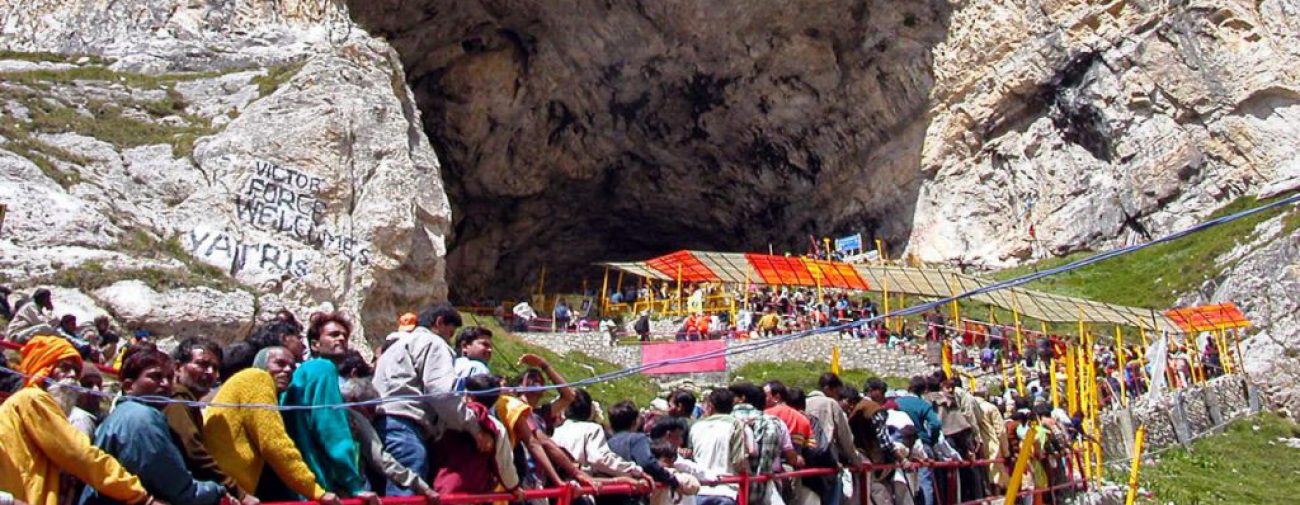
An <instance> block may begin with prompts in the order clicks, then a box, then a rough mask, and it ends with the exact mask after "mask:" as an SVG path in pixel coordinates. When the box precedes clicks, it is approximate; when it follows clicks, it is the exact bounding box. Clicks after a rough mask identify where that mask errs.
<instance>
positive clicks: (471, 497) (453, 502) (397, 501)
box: [264, 458, 1087, 505]
mask: <svg viewBox="0 0 1300 505" xmlns="http://www.w3.org/2000/svg"><path fill="white" fill-rule="evenodd" d="M1068 461H1069V459H1068V458H1067V462H1068ZM991 464H1006V460H1005V459H1002V458H999V459H988V460H976V461H935V462H930V463H926V464H920V463H901V464H892V465H874V464H868V465H862V466H858V467H854V468H850V471H851V472H853V473H854V474H859V475H860V476H861V478H858V479H854V482H855V487H856V488H857V489H855V490H854V493H853V496H854V498H855V499H857V500H861V501H860V503H864V504H865V503H868V502H867V501H866V499H867V497H868V495H869V494H870V490H869V489H868V488H867V486H869V485H870V483H869V479H868V478H866V474H867V473H868V472H872V471H878V470H896V469H903V470H915V469H919V468H932V469H943V468H954V469H955V468H963V467H983V466H987V465H991ZM1072 469H1073V465H1068V466H1067V471H1068V472H1069V475H1070V478H1071V480H1070V481H1069V482H1065V483H1062V484H1058V485H1056V486H1052V487H1048V488H1043V489H1033V490H1028V491H1022V492H1020V493H1019V494H1018V495H1017V496H1031V495H1037V494H1044V493H1051V492H1056V491H1060V490H1064V489H1083V490H1086V489H1087V483H1086V482H1085V481H1084V480H1083V479H1078V478H1075V476H1074V474H1073V470H1072ZM840 470H841V468H811V469H804V470H794V471H789V472H781V473H762V474H756V475H750V474H741V475H735V476H729V477H723V478H721V479H718V480H717V481H712V482H704V483H702V484H705V485H715V484H738V489H737V495H736V503H737V505H749V484H750V483H752V482H767V481H772V480H785V479H797V478H801V477H815V476H829V475H835V474H838V473H839V472H840ZM952 478H956V474H955V473H954V474H953V476H952ZM651 491H653V490H652V489H649V488H647V487H646V486H636V485H631V484H606V485H603V486H600V488H599V489H596V488H592V487H590V486H562V487H549V488H543V489H529V490H526V491H524V492H523V498H524V499H525V500H527V499H533V498H543V499H551V498H554V499H556V504H557V505H571V504H572V501H573V499H574V498H575V497H578V496H594V495H608V494H649V493H650V492H651ZM1002 498H1004V496H1000V495H991V496H987V497H985V498H981V499H978V500H974V501H970V502H965V503H962V504H960V505H978V504H983V503H988V502H992V501H997V500H999V499H1002ZM516 499H517V498H516V497H515V496H514V495H511V494H509V493H486V494H444V495H442V496H441V497H440V500H439V501H440V502H441V503H442V504H444V505H470V504H477V503H491V502H509V501H515V500H516ZM342 502H343V504H344V505H361V503H362V502H361V500H359V499H356V498H347V499H344V500H342ZM381 502H382V503H383V504H384V505H419V504H423V503H425V498H424V497H423V496H402V497H388V498H383V499H381ZM312 503H315V502H310V501H301V502H275V503H266V504H264V505H311V504H312Z"/></svg>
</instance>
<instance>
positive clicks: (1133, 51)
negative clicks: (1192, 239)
mask: <svg viewBox="0 0 1300 505" xmlns="http://www.w3.org/2000/svg"><path fill="white" fill-rule="evenodd" d="M1296 61H1300V2H1296V1H1295V0H1261V1H1254V0H1249V1H1246V0H1227V1H1223V0H1218V1H1206V0H1188V1H1172V0H1157V1H1151V0H1112V1H1105V2H1095V1H1083V0H1052V1H1048V0H1035V1H1029V2H1024V1H1005V0H988V1H980V2H965V3H964V4H962V6H961V7H959V8H957V9H955V10H954V12H953V15H952V19H951V23H950V27H949V32H948V37H947V38H946V39H945V40H944V42H943V43H942V44H940V45H939V46H938V47H936V48H935V63H934V75H935V86H934V92H933V93H932V95H931V99H932V101H933V103H932V105H931V117H930V118H929V125H928V127H927V133H926V136H925V146H924V150H923V154H922V159H921V164H920V170H921V171H922V172H924V173H925V179H926V182H925V183H924V184H923V186H922V189H921V191H920V197H919V201H918V202H917V208H916V214H915V216H914V221H913V223H912V229H911V236H910V242H909V246H908V251H909V252H910V253H913V254H915V255H916V256H917V257H918V258H919V259H921V260H924V261H932V262H954V263H960V264H976V265H983V266H1004V265H1008V264H1014V263H1017V262H1020V261H1022V260H1025V259H1029V258H1030V257H1044V256H1046V255H1050V254H1061V253H1065V252H1070V251H1075V250H1079V249H1102V248H1108V247H1112V246H1116V245H1122V244H1124V243H1126V242H1131V241H1134V240H1144V239H1149V238H1151V237H1152V236H1159V235H1163V234H1165V233H1168V232H1170V231H1173V230H1176V229H1180V228H1184V227H1186V226H1189V225H1191V224H1194V223H1196V222H1198V221H1200V220H1202V219H1204V217H1205V216H1206V215H1208V214H1209V213H1210V212H1211V211H1213V210H1215V209H1216V208H1218V207H1221V206H1223V205H1225V204H1226V203H1228V202H1231V201H1232V200H1233V199H1235V198H1237V197H1239V196H1242V195H1245V194H1248V193H1251V190H1252V188H1254V187H1257V186H1262V185H1268V184H1270V183H1273V182H1275V181H1277V180H1279V179H1284V178H1286V177H1288V175H1287V174H1288V173H1290V174H1291V175H1290V176H1289V177H1294V173H1295V170H1296V169H1295V166H1296V165H1297V164H1300V126H1297V125H1300V68H1298V67H1297V66H1296V64H1295V63H1296ZM1288 167H1289V168H1288ZM1031 229H1032V231H1031Z"/></svg>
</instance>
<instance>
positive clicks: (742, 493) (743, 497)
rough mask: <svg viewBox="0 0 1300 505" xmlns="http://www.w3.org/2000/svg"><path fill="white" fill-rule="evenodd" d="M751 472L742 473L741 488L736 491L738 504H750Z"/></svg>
mask: <svg viewBox="0 0 1300 505" xmlns="http://www.w3.org/2000/svg"><path fill="white" fill-rule="evenodd" d="M749 479H750V476H749V472H744V473H742V474H740V489H739V490H737V492H736V505H749Z"/></svg>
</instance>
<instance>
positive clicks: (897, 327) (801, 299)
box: [497, 283, 1224, 408]
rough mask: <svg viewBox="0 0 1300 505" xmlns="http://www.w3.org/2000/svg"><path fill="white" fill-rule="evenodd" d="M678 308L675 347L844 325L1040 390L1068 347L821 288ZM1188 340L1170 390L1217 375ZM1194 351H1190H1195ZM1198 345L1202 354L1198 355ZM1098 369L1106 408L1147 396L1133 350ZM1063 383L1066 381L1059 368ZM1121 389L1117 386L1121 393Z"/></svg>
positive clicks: (523, 322) (643, 330)
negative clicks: (885, 315) (1016, 375)
mask: <svg viewBox="0 0 1300 505" xmlns="http://www.w3.org/2000/svg"><path fill="white" fill-rule="evenodd" d="M682 294H683V296H684V297H685V300H683V304H682V306H683V307H684V312H685V313H686V315H685V316H684V317H681V318H679V322H678V323H677V324H676V330H675V332H674V335H671V336H669V338H672V339H675V340H677V341H695V340H708V339H745V338H768V337H774V336H779V335H785V334H790V333H794V332H800V331H805V330H812V329H817V328H825V327H829V326H840V325H847V326H844V327H842V328H841V329H839V330H838V332H839V334H840V335H841V337H844V338H857V339H870V340H874V341H876V342H877V343H879V344H881V345H885V346H888V347H896V348H899V349H900V350H902V351H904V352H911V353H915V354H922V355H925V356H926V357H927V359H928V360H930V364H931V365H934V366H938V365H939V364H940V362H941V358H940V356H941V354H942V352H943V351H942V347H943V346H946V347H947V348H948V350H949V353H950V356H951V357H952V364H953V366H956V367H961V368H965V369H967V373H968V374H970V373H976V372H975V369H979V370H980V372H982V373H1002V372H1003V370H1004V369H1008V368H1010V367H1014V366H1015V365H1016V364H1019V366H1021V367H1022V369H1023V372H1022V373H1026V374H1029V375H1030V377H1029V385H1030V387H1031V388H1033V389H1038V386H1039V384H1040V382H1041V384H1043V385H1044V387H1045V384H1046V383H1047V379H1046V378H1044V379H1042V380H1041V381H1040V380H1039V378H1038V375H1039V374H1040V373H1041V374H1043V375H1044V377H1045V376H1046V375H1047V374H1048V367H1049V366H1051V364H1053V363H1056V364H1057V366H1058V368H1062V367H1063V365H1061V363H1062V361H1061V360H1063V359H1064V358H1065V357H1066V354H1065V349H1066V347H1067V345H1069V344H1068V343H1067V342H1066V340H1067V338H1068V337H1062V336H1058V335H1054V334H1051V333H1044V332H1040V331H1034V330H1030V329H1024V328H1017V327H1015V326H1012V325H1008V324H998V323H997V322H985V321H971V320H964V321H962V322H961V323H960V326H956V325H954V324H953V323H951V320H950V319H949V318H948V316H946V315H945V314H944V313H943V311H942V310H938V309H931V310H928V311H925V312H924V313H922V314H920V315H919V316H917V317H915V318H904V317H895V318H891V320H892V323H896V324H888V325H887V324H885V321H884V320H883V319H877V316H879V315H880V314H881V309H880V307H879V306H878V305H877V303H876V302H875V301H874V300H873V299H872V298H870V297H867V296H862V295H854V294H853V293H851V292H850V291H847V290H839V289H827V290H825V291H823V292H822V294H821V295H820V296H819V295H818V290H815V289H810V288H806V287H772V286H750V287H749V290H748V293H746V292H745V291H743V290H741V289H739V288H734V289H726V288H723V287H722V286H719V285H716V284H710V283H700V284H690V285H687V286H686V287H685V288H684V289H683V291H682ZM674 296H676V291H673V290H671V289H669V285H668V284H667V283H663V284H660V285H659V286H658V289H654V288H649V287H642V288H641V289H639V290H637V289H632V288H629V289H625V290H621V291H614V292H612V293H611V294H610V300H611V302H612V303H635V302H636V301H637V300H644V299H646V298H654V299H658V300H668V302H669V303H668V306H669V307H676V305H675V304H674V302H673V300H675V298H674ZM720 297H721V298H724V299H730V300H728V301H727V303H717V302H715V303H714V306H713V307H712V309H713V310H709V309H710V307H709V306H708V303H707V300H710V299H714V300H716V299H718V298H720ZM733 301H734V306H735V307H737V310H736V312H735V320H734V321H732V320H731V318H732V313H731V312H730V311H729V310H719V309H718V307H723V308H725V307H730V306H731V305H732V304H731V303H730V302H733ZM504 313H505V311H504V310H498V311H497V315H498V317H504V316H503V314H504ZM511 316H512V317H513V320H512V321H507V320H504V319H503V320H502V323H503V324H513V326H514V327H516V328H518V329H521V330H522V329H528V328H535V326H532V325H530V324H528V319H530V318H536V317H537V315H536V313H535V312H533V311H532V308H531V307H528V304H527V303H526V302H521V303H520V304H519V305H516V306H515V308H514V309H513V310H512V312H511ZM864 320H870V322H868V323H865V324H861V325H848V323H854V322H858V321H864ZM553 321H555V322H557V323H558V324H557V325H556V326H555V328H554V329H556V330H559V329H565V328H567V329H573V330H579V331H581V330H584V329H588V328H601V329H605V328H611V327H614V326H616V325H615V324H614V323H612V322H608V323H607V322H604V321H602V322H599V323H597V322H595V321H590V320H587V319H586V318H584V317H583V315H582V314H577V315H575V314H574V311H573V310H572V309H571V308H570V307H569V306H568V305H567V304H566V303H564V301H563V300H560V301H559V302H558V303H557V304H556V308H555V309H554V310H553ZM627 327H628V328H627V329H628V333H629V334H636V335H637V336H638V338H639V340H641V341H643V342H646V341H650V340H652V339H654V338H655V337H656V336H655V335H652V334H651V328H652V325H651V324H650V313H649V311H643V312H641V313H640V314H637V315H636V317H635V318H633V319H632V322H631V323H630V324H628V325H627ZM616 339H617V335H614V334H613V333H611V334H610V335H609V342H610V344H611V345H613V344H614V343H615V342H616ZM1193 342H1196V343H1192V342H1178V341H1176V340H1174V339H1171V340H1170V345H1169V347H1168V350H1167V356H1166V363H1167V366H1166V373H1167V376H1166V381H1167V382H1166V383H1167V384H1168V385H1169V386H1170V387H1174V388H1180V387H1183V386H1186V385H1189V384H1191V383H1193V382H1195V379H1196V377H1197V375H1196V374H1197V373H1198V372H1197V371H1196V370H1194V369H1195V368H1197V367H1203V371H1202V372H1200V373H1203V377H1204V378H1205V379H1209V378H1214V377H1218V376H1220V375H1223V373H1224V367H1223V364H1222V360H1223V356H1222V354H1221V351H1220V349H1219V348H1218V345H1217V344H1216V343H1215V340H1214V339H1213V338H1199V339H1197V340H1195V341H1193ZM1194 346H1195V347H1194ZM1197 347H1199V349H1198V348H1197ZM1093 355H1094V356H1095V363H1094V365H1095V366H1096V368H1097V370H1098V372H1099V373H1098V377H1099V381H1098V388H1099V389H1100V400H1101V404H1102V407H1103V408H1105V407H1108V406H1111V405H1114V404H1117V403H1118V402H1119V398H1120V397H1121V395H1123V394H1127V395H1128V396H1129V397H1130V398H1136V397H1138V396H1141V395H1142V394H1145V393H1146V391H1147V389H1148V387H1149V385H1150V384H1149V381H1150V374H1151V373H1152V370H1151V365H1152V363H1151V361H1150V360H1148V359H1147V357H1146V356H1145V355H1144V353H1143V352H1142V351H1141V350H1139V349H1138V346H1137V345H1136V344H1133V343H1130V344H1129V345H1126V346H1124V348H1123V349H1119V348H1117V347H1113V346H1110V345H1107V344H1106V343H1104V342H1100V341H1099V342H1098V343H1096V344H1095V346H1094V349H1093ZM1058 372H1061V373H1060V375H1061V377H1060V380H1064V374H1063V370H1058ZM1121 384H1123V387H1121Z"/></svg>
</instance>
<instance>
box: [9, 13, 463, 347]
mask: <svg viewBox="0 0 1300 505" xmlns="http://www.w3.org/2000/svg"><path fill="white" fill-rule="evenodd" d="M17 4H18V5H13V6H12V7H10V8H6V9H5V10H4V12H3V13H2V14H0V16H3V18H2V19H0V26H3V33H2V34H0V41H2V42H3V44H4V47H5V48H6V49H8V50H10V51H17V52H9V53H5V54H4V55H0V73H2V75H3V78H2V79H0V115H3V120H2V121H0V124H2V125H3V126H2V128H4V129H3V131H0V180H2V181H3V183H2V184H0V202H3V203H4V204H6V205H7V208H8V213H7V215H6V218H5V220H4V229H3V234H2V235H0V274H3V280H4V282H5V283H7V284H11V285H20V286H30V285H36V284H45V285H61V286H65V287H67V288H71V290H60V291H59V292H57V293H56V297H55V304H56V309H74V308H75V309H76V310H79V311H81V312H82V315H83V318H82V320H83V321H84V320H87V319H88V318H89V317H88V316H92V315H96V314H95V313H97V312H105V311H107V312H110V313H112V314H114V315H116V316H118V317H119V318H121V319H122V320H124V321H125V322H126V323H128V324H129V325H131V326H133V327H139V328H145V329H151V330H154V331H157V332H160V333H163V334H168V335H178V336H188V335H194V334H204V335H211V336H215V337H218V338H222V339H230V338H236V337H242V336H243V335H244V333H245V332H246V331H247V329H248V328H249V327H250V326H251V325H252V323H253V321H254V315H255V314H259V315H260V314H266V313H269V312H273V311H275V310H276V309H278V308H280V307H289V308H291V309H294V310H296V311H299V313H300V314H303V313H304V311H306V310H311V309H322V308H337V309H342V310H345V311H347V312H349V313H350V314H353V315H358V316H360V317H361V318H362V319H363V322H364V325H363V330H368V331H369V332H371V333H378V334H383V332H386V331H389V330H391V329H392V326H393V325H395V322H394V320H395V318H396V315H397V311H399V310H405V309H409V308H410V307H413V306H415V305H416V304H419V303H423V302H427V301H430V300H433V299H437V298H442V297H444V296H445V295H446V288H445V284H444V283H443V268H444V262H443V256H444V253H445V251H444V245H443V241H444V236H445V235H446V234H447V231H448V224H449V217H450V209H449V207H448V204H447V200H446V196H445V194H444V192H443V191H442V188H441V177H440V175H439V172H438V170H439V168H438V163H437V160H436V158H435V156H434V153H433V151H432V149H431V148H430V146H429V144H428V141H427V140H426V137H425V136H424V135H423V133H422V132H421V122H420V114H419V111H418V110H417V109H416V107H415V104H414V102H413V99H412V97H411V95H410V93H409V91H408V88H407V87H406V86H405V84H404V83H405V78H404V73H403V70H402V67H401V65H400V63H399V60H398V57H397V55H396V53H394V52H393V50H392V48H391V47H389V46H388V45H386V44H384V43H383V42H381V41H379V40H376V39H374V38H372V37H371V36H369V35H367V34H366V33H365V32H364V31H362V30H360V29H358V28H357V27H356V26H355V25H353V24H352V22H351V20H350V19H349V18H348V17H347V15H346V12H345V11H344V10H342V9H341V8H340V7H338V6H336V5H335V4H332V3H324V2H275V3H270V2H258V1H247V2H243V1H236V2H222V3H219V4H210V3H199V4H194V3H187V2H180V3H173V2H156V1H128V2H121V1H116V2H109V1H95V0H85V1H74V2H67V1H58V2H53V1H51V2H18V3H17ZM32 51H49V52H53V53H59V54H45V53H33V52H32ZM69 54H93V55H94V56H93V57H78V56H63V55H69ZM364 334H365V331H362V332H358V334H357V337H358V338H362V337H363V336H364Z"/></svg>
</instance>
